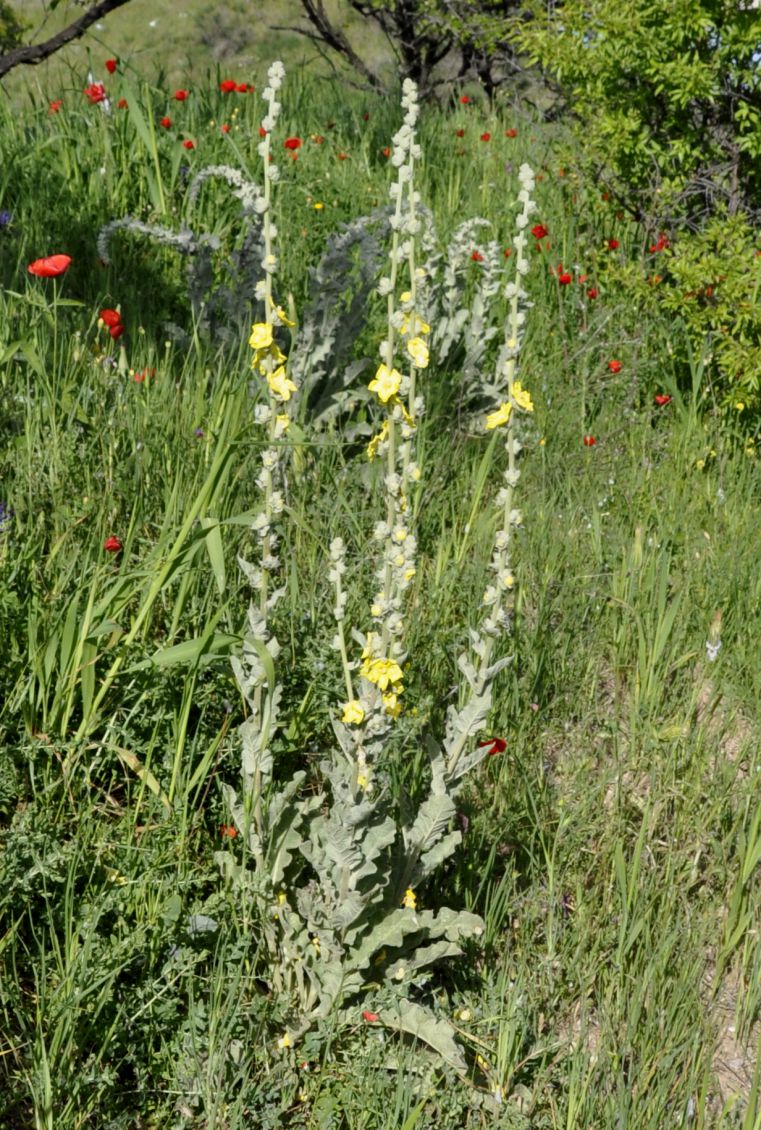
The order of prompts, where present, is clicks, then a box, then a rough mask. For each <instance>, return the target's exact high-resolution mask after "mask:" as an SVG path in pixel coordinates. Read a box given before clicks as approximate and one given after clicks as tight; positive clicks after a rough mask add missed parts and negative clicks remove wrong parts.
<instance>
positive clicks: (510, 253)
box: [505, 247, 513, 259]
mask: <svg viewBox="0 0 761 1130" xmlns="http://www.w3.org/2000/svg"><path fill="white" fill-rule="evenodd" d="M512 253H513V249H512V247H506V248H505V258H506V259H509V258H510V256H511V255H512Z"/></svg>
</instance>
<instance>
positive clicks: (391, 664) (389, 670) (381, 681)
mask: <svg viewBox="0 0 761 1130" xmlns="http://www.w3.org/2000/svg"><path fill="white" fill-rule="evenodd" d="M362 674H363V675H364V677H365V678H366V679H367V681H368V683H373V684H374V685H375V686H376V687H380V689H381V690H382V691H385V690H387V689H388V686H389V684H390V683H400V682H401V681H402V679H403V678H404V675H403V674H402V669H401V667H400V666H399V664H398V663H396V662H395V661H394V660H393V659H370V658H369V656H367V657H365V658H363V661H362Z"/></svg>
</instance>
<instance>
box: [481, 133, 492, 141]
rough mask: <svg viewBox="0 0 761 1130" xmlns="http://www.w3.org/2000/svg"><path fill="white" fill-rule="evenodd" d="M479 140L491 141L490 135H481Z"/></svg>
mask: <svg viewBox="0 0 761 1130" xmlns="http://www.w3.org/2000/svg"><path fill="white" fill-rule="evenodd" d="M481 140H482V141H491V134H490V133H482V134H481Z"/></svg>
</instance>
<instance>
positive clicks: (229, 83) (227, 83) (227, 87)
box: [219, 78, 238, 94]
mask: <svg viewBox="0 0 761 1130" xmlns="http://www.w3.org/2000/svg"><path fill="white" fill-rule="evenodd" d="M237 85H238V84H237V83H236V81H235V79H234V78H226V79H224V80H223V81H222V82H221V83H220V84H219V89H220V90H221V91H222V93H223V94H232V92H233V90H235V87H236V86H237Z"/></svg>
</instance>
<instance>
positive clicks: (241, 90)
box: [235, 82, 253, 94]
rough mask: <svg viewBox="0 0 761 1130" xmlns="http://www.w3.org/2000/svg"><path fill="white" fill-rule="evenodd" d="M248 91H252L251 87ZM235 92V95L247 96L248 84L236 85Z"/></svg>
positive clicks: (240, 83)
mask: <svg viewBox="0 0 761 1130" xmlns="http://www.w3.org/2000/svg"><path fill="white" fill-rule="evenodd" d="M250 89H251V90H253V87H251V88H250ZM235 92H236V94H248V92H249V85H248V83H247V82H239V83H238V84H237V86H236V87H235Z"/></svg>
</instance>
